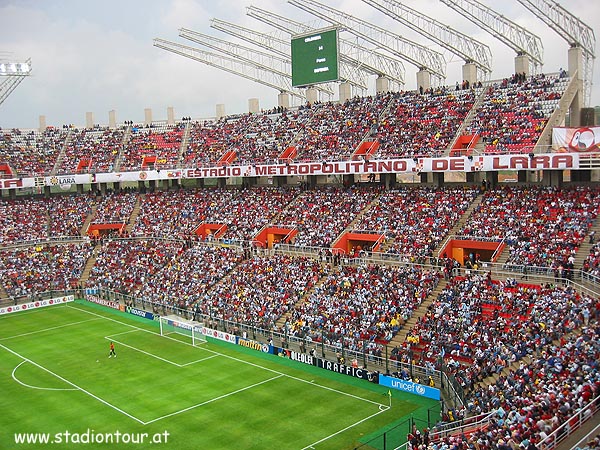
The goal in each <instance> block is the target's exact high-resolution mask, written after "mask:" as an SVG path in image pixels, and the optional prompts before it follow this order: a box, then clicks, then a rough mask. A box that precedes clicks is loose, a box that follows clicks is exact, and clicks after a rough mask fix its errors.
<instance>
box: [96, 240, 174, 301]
mask: <svg viewBox="0 0 600 450" xmlns="http://www.w3.org/2000/svg"><path fill="white" fill-rule="evenodd" d="M183 251H184V244H183V243H182V242H181V241H168V240H154V239H153V240H121V239H107V240H105V241H104V242H103V243H102V247H101V249H100V251H99V252H98V254H97V256H96V261H95V263H94V266H93V267H92V270H91V271H90V275H89V279H88V283H87V285H88V286H91V287H95V288H105V289H110V290H113V291H117V292H121V293H127V294H130V295H134V294H137V293H138V292H140V290H141V289H142V288H143V287H144V286H145V285H146V284H147V283H149V282H150V281H151V280H153V277H155V276H157V274H158V273H159V271H160V270H161V269H162V268H163V267H165V266H166V265H167V264H169V263H172V262H173V261H175V259H176V258H177V257H178V256H180V255H181V254H182V253H183ZM160 281H161V282H164V281H165V280H162V279H160ZM154 282H156V280H154Z"/></svg>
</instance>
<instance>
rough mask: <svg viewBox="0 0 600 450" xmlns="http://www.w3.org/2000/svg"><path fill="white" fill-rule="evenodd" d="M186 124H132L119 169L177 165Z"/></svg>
mask: <svg viewBox="0 0 600 450" xmlns="http://www.w3.org/2000/svg"><path fill="white" fill-rule="evenodd" d="M184 130H185V124H183V123H179V124H176V125H166V124H162V125H159V124H152V125H151V126H148V127H145V128H142V127H141V126H132V127H131V135H130V136H129V139H128V140H127V142H126V143H125V145H124V147H123V150H122V152H121V155H120V159H119V161H120V162H119V170H120V171H128V170H142V169H162V168H174V167H177V165H178V162H179V153H180V149H181V142H182V140H183V132H184Z"/></svg>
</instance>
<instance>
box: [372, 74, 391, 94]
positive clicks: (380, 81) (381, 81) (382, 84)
mask: <svg viewBox="0 0 600 450" xmlns="http://www.w3.org/2000/svg"><path fill="white" fill-rule="evenodd" d="M389 91H390V79H389V78H387V77H384V76H383V75H379V76H378V77H377V79H376V80H375V93H377V94H381V93H384V92H389Z"/></svg>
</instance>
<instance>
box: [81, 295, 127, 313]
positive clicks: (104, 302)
mask: <svg viewBox="0 0 600 450" xmlns="http://www.w3.org/2000/svg"><path fill="white" fill-rule="evenodd" d="M84 298H85V299H86V300H87V301H88V302H92V303H96V304H98V305H102V306H107V307H109V308H112V309H118V310H121V305H120V304H119V302H113V301H112V300H104V299H103V298H100V297H98V296H97V295H90V294H87V293H86V295H85V297H84Z"/></svg>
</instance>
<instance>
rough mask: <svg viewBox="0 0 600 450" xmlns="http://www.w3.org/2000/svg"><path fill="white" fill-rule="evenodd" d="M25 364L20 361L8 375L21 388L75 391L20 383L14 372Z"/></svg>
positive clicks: (73, 389)
mask: <svg viewBox="0 0 600 450" xmlns="http://www.w3.org/2000/svg"><path fill="white" fill-rule="evenodd" d="M26 362H27V361H21V362H20V363H19V364H17V366H16V367H15V368H14V369H13V371H12V373H11V374H10V375H11V376H12V379H13V380H15V381H16V382H17V383H19V384H20V385H21V386H25V387H28V388H31V389H40V390H42V391H76V390H77V389H75V388H49V387H41V386H33V385H31V384H27V383H24V382H22V381H21V380H19V379H18V378H17V376H16V375H15V372H16V371H17V369H18V368H19V367H21V366H22V365H23V364H25V363H26Z"/></svg>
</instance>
